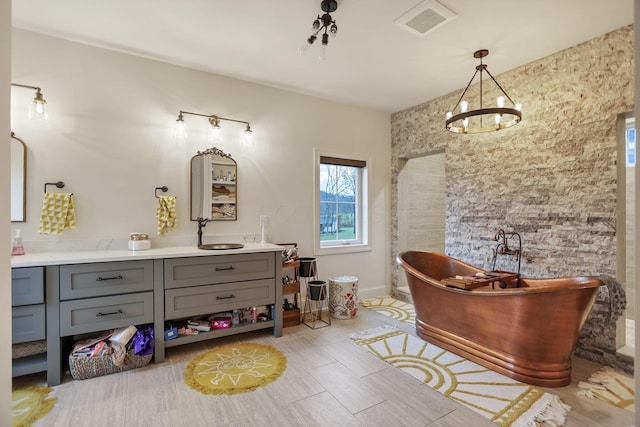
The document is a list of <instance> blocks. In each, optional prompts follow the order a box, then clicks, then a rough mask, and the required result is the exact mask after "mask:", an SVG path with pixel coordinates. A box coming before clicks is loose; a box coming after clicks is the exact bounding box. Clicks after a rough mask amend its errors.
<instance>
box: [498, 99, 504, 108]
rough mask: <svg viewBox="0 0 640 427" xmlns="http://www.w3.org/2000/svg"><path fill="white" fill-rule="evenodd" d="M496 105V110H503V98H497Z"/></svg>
mask: <svg viewBox="0 0 640 427" xmlns="http://www.w3.org/2000/svg"><path fill="white" fill-rule="evenodd" d="M496 103H497V104H498V108H503V107H504V96H499V97H498V98H497V99H496Z"/></svg>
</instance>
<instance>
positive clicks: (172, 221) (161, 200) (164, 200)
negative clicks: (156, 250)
mask: <svg viewBox="0 0 640 427" xmlns="http://www.w3.org/2000/svg"><path fill="white" fill-rule="evenodd" d="M156 218H157V219H158V234H159V235H160V236H162V235H163V234H167V233H168V232H170V231H173V230H175V229H176V225H178V221H177V215H176V198H175V197H174V196H160V197H158V209H157V211H156Z"/></svg>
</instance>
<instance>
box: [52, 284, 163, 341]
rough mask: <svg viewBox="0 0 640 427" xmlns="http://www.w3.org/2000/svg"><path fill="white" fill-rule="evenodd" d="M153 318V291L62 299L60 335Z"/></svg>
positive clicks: (136, 323) (131, 323) (92, 330)
mask: <svg viewBox="0 0 640 427" xmlns="http://www.w3.org/2000/svg"><path fill="white" fill-rule="evenodd" d="M151 322H153V292H141V293H137V294H128V295H116V296H111V297H101V298H87V299H82V300H74V301H63V302H61V303H60V336H63V337H64V336H68V335H74V334H83V333H86V332H96V331H101V330H106V329H115V328H122V327H125V326H129V325H140V324H143V323H151Z"/></svg>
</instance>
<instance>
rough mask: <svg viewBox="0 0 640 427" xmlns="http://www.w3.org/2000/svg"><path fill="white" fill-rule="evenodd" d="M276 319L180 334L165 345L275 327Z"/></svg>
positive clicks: (172, 345) (187, 342)
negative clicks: (192, 333)
mask: <svg viewBox="0 0 640 427" xmlns="http://www.w3.org/2000/svg"><path fill="white" fill-rule="evenodd" d="M274 325H275V321H273V320H264V321H261V322H256V323H245V324H241V325H235V326H231V327H230V328H221V329H211V330H210V331H208V332H203V331H201V332H198V334H196V335H179V336H178V338H174V339H172V340H169V341H165V342H164V346H165V347H175V346H179V345H183V344H190V343H194V342H199V341H206V340H210V339H212V338H221V337H226V336H229V335H235V334H239V333H242V332H250V331H257V330H259V329H267V328H273V327H274Z"/></svg>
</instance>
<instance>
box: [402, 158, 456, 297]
mask: <svg viewBox="0 0 640 427" xmlns="http://www.w3.org/2000/svg"><path fill="white" fill-rule="evenodd" d="M444 165H445V153H444V150H440V151H435V152H431V153H427V154H424V155H420V156H416V157H412V158H410V159H407V161H406V163H405V165H404V167H403V168H402V170H401V171H400V173H399V174H398V251H399V252H404V251H407V250H425V251H434V252H440V253H444V250H445V243H444V240H445V218H446V203H445V202H446V197H445V182H446V181H445V171H444ZM398 291H400V292H403V293H406V294H407V295H409V289H408V287H407V281H406V278H405V275H404V274H400V277H399V280H398Z"/></svg>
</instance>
